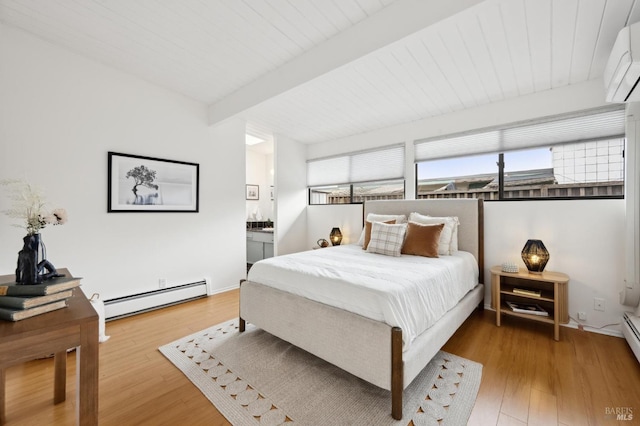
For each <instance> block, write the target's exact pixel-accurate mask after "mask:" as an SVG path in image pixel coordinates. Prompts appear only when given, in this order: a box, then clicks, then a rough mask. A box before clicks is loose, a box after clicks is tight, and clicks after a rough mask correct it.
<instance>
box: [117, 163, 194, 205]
mask: <svg viewBox="0 0 640 426" xmlns="http://www.w3.org/2000/svg"><path fill="white" fill-rule="evenodd" d="M107 169H108V177H107V182H108V185H107V212H109V213H197V212H198V211H199V207H200V194H199V192H200V165H199V164H197V163H188V162H185V161H175V160H167V159H164V158H155V157H146V156H142V155H133V154H123V153H120V152H111V151H109V153H108V166H107Z"/></svg>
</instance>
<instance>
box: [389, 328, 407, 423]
mask: <svg viewBox="0 0 640 426" xmlns="http://www.w3.org/2000/svg"><path fill="white" fill-rule="evenodd" d="M403 380H404V363H403V361H402V329H401V328H400V327H393V328H392V329H391V417H393V418H394V419H395V420H402V392H403V391H404V386H403Z"/></svg>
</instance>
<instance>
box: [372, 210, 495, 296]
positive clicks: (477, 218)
mask: <svg viewBox="0 0 640 426" xmlns="http://www.w3.org/2000/svg"><path fill="white" fill-rule="evenodd" d="M483 208H484V205H483V202H482V200H476V199H473V198H460V199H453V198H445V199H426V200H376V201H366V202H365V203H364V218H366V217H367V215H368V214H369V213H379V214H404V215H406V216H407V218H408V217H409V214H410V213H411V212H418V213H420V214H424V215H429V216H457V217H458V220H459V221H460V226H459V228H458V248H459V249H460V250H464V251H468V252H469V253H472V254H473V255H474V256H475V257H476V259H478V267H479V270H480V282H481V283H484V279H483V276H484V210H483Z"/></svg>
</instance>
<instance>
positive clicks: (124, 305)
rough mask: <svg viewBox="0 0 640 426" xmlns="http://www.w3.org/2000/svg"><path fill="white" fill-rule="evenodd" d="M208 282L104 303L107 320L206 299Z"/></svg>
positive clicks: (163, 289)
mask: <svg viewBox="0 0 640 426" xmlns="http://www.w3.org/2000/svg"><path fill="white" fill-rule="evenodd" d="M208 287H209V283H208V280H203V281H197V282H194V283H189V284H182V285H178V286H174V287H167V288H162V289H158V290H152V291H147V292H145V293H138V294H132V295H130V296H123V297H116V298H114V299H109V300H105V301H104V312H105V320H106V321H110V320H115V319H118V318H124V317H128V316H131V315H136V314H141V313H143V312H148V311H153V310H155V309H160V308H164V307H167V306H171V305H176V304H178V303H184V302H188V301H190V300H195V299H199V298H201V297H206V296H207V294H209V293H210V292H209V291H208Z"/></svg>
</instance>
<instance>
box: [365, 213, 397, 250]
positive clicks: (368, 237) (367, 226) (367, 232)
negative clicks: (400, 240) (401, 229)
mask: <svg viewBox="0 0 640 426" xmlns="http://www.w3.org/2000/svg"><path fill="white" fill-rule="evenodd" d="M382 223H386V224H387V225H395V223H396V220H395V219H393V220H388V221H386V222H382ZM369 241H371V222H369V221H368V220H367V221H365V223H364V243H363V244H362V250H366V249H367V247H369Z"/></svg>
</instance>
